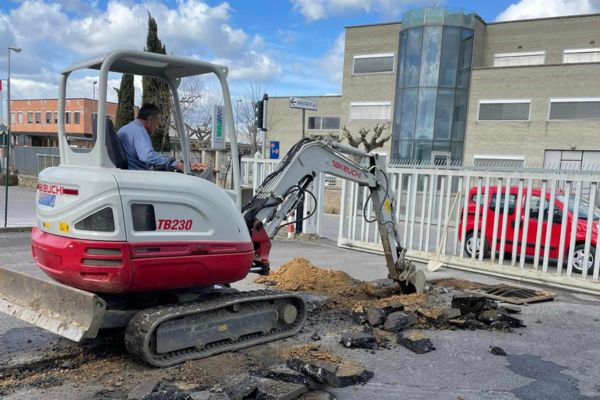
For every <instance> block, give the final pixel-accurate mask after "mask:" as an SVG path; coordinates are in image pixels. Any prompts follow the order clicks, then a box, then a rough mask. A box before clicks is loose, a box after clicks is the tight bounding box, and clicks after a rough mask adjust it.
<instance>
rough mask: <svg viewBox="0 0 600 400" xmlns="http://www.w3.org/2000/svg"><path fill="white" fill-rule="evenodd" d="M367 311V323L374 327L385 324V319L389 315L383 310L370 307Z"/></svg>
mask: <svg viewBox="0 0 600 400" xmlns="http://www.w3.org/2000/svg"><path fill="white" fill-rule="evenodd" d="M366 311H367V321H368V322H369V323H370V324H371V325H373V326H378V325H381V324H383V323H384V322H385V318H386V317H387V315H388V313H387V312H386V311H385V310H384V309H383V308H378V307H369V308H367V309H366Z"/></svg>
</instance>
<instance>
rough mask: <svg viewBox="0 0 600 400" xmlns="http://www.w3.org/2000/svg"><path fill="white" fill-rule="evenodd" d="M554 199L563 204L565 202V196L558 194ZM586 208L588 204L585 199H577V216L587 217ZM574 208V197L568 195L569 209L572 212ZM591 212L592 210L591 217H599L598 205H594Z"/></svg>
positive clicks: (580, 217)
mask: <svg viewBox="0 0 600 400" xmlns="http://www.w3.org/2000/svg"><path fill="white" fill-rule="evenodd" d="M556 199H557V200H558V201H560V202H561V203H562V204H563V205H564V204H565V196H563V195H558V196H556ZM588 208H589V204H588V202H587V201H585V200H583V199H581V200H579V212H578V216H577V218H579V219H587V218H588ZM574 209H575V198H574V197H570V198H569V211H571V212H573V210H574ZM593 212H594V215H593V217H592V218H593V219H600V209H599V208H598V207H594V211H593Z"/></svg>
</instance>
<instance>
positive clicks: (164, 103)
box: [142, 13, 171, 151]
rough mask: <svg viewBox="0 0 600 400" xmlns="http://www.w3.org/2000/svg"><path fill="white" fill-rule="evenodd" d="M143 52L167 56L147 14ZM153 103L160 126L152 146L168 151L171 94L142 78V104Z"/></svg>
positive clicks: (161, 84)
mask: <svg viewBox="0 0 600 400" xmlns="http://www.w3.org/2000/svg"><path fill="white" fill-rule="evenodd" d="M144 51H148V52H152V53H159V54H167V50H166V48H165V46H164V45H163V44H162V42H161V41H160V39H159V38H158V26H157V25H156V20H155V19H154V18H153V17H152V15H150V13H148V35H147V37H146V47H145V48H144ZM143 103H153V104H154V105H156V106H158V107H159V108H160V111H161V119H162V121H161V124H160V127H159V128H158V129H157V130H156V132H155V133H154V136H153V137H152V145H153V146H154V150H156V151H168V150H169V148H170V144H169V118H170V116H171V93H170V91H169V87H168V85H167V83H166V82H164V81H163V80H161V79H158V78H152V77H146V76H145V77H144V78H143V79H142V104H143Z"/></svg>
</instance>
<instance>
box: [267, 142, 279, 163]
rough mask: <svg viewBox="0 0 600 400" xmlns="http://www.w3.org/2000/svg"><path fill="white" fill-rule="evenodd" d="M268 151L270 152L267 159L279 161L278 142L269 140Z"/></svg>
mask: <svg viewBox="0 0 600 400" xmlns="http://www.w3.org/2000/svg"><path fill="white" fill-rule="evenodd" d="M270 150H271V152H270V155H269V158H270V159H272V160H277V159H279V142H278V141H273V140H271V147H270Z"/></svg>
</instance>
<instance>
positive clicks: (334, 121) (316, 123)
mask: <svg viewBox="0 0 600 400" xmlns="http://www.w3.org/2000/svg"><path fill="white" fill-rule="evenodd" d="M308 129H315V130H328V131H333V130H338V129H340V117H308Z"/></svg>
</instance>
